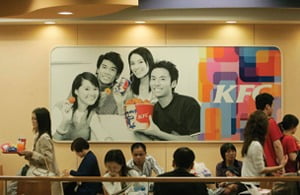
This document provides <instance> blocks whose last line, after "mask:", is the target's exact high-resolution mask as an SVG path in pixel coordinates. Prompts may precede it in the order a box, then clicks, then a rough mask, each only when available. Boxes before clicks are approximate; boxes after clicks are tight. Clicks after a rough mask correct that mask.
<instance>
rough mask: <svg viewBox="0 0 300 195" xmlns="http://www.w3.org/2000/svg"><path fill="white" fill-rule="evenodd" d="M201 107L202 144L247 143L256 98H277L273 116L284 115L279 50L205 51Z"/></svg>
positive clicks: (200, 69) (202, 55)
mask: <svg viewBox="0 0 300 195" xmlns="http://www.w3.org/2000/svg"><path fill="white" fill-rule="evenodd" d="M198 76H199V77H198V78H199V82H198V91H199V94H198V99H199V101H200V102H201V103H202V104H201V116H202V117H201V135H200V136H199V140H243V129H244V127H245V124H246V121H247V119H248V116H249V114H250V113H251V112H253V111H254V110H255V102H254V99H255V96H256V95H257V94H259V93H262V92H268V93H270V94H272V95H273V96H274V98H275V101H274V111H273V113H274V114H273V116H274V117H275V119H277V120H278V119H279V117H280V113H281V100H282V97H281V53H280V50H279V49H278V48H276V47H201V48H199V63H198Z"/></svg>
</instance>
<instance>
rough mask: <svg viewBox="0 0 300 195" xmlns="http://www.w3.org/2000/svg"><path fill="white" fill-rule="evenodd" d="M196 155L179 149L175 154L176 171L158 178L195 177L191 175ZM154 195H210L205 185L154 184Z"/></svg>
mask: <svg viewBox="0 0 300 195" xmlns="http://www.w3.org/2000/svg"><path fill="white" fill-rule="evenodd" d="M194 160H195V154H194V152H193V151H192V150H191V149H189V148H187V147H181V148H178V149H177V150H176V151H175V152H174V154H173V167H174V170H173V171H170V172H167V173H164V174H161V175H159V176H158V177H195V175H193V174H191V173H190V170H191V169H192V168H193V166H194ZM153 192H154V195H182V194H188V195H196V194H198V195H206V194H208V192H207V188H206V185H205V184H204V183H200V182H197V183H177V182H176V183H165V182H161V183H158V182H157V183H154V189H153Z"/></svg>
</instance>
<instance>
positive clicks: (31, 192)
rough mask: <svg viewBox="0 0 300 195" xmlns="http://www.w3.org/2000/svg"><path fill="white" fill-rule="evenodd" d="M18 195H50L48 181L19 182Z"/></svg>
mask: <svg viewBox="0 0 300 195" xmlns="http://www.w3.org/2000/svg"><path fill="white" fill-rule="evenodd" d="M17 194H18V195H41V194H42V195H51V184H50V181H19V182H18V188H17Z"/></svg>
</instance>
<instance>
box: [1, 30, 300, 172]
mask: <svg viewBox="0 0 300 195" xmlns="http://www.w3.org/2000/svg"><path fill="white" fill-rule="evenodd" d="M63 45H103V46H112V45H115V46H135V45H136V46H140V45H145V46H164V45H178V46H183V45H184V46H190V45H201V46H202V45H203V46H207V45H224V46H227V45H234V46H235V45H250V46H251V45H275V46H278V47H279V48H280V49H281V51H282V56H283V78H284V81H283V99H284V100H283V114H285V113H293V114H296V115H297V116H298V117H300V109H299V108H298V106H297V98H298V95H297V92H298V88H297V85H298V84H299V83H300V77H298V73H299V72H300V66H298V64H297V63H298V62H299V61H300V55H299V52H298V51H299V50H300V25H251V24H247V25H238V24H235V25H227V24H226V25H225V24H224V25H223V24H166V25H164V24H153V25H122V24H118V25H117V24H116V25H110V24H105V25H101V24H99V25H93V24H88V25H55V26H51V25H50V26H47V25H11V26H0V67H1V69H0V79H1V82H0V89H1V91H2V92H1V101H0V111H1V113H0V116H1V118H2V120H1V122H0V132H1V136H0V143H1V144H2V143H5V142H10V143H14V142H16V140H17V138H19V137H26V138H27V139H28V145H27V148H29V149H30V148H32V139H31V138H32V132H31V111H32V110H33V108H35V107H38V106H46V107H48V105H49V78H50V77H49V74H50V73H49V69H50V68H49V59H50V56H49V55H50V52H51V49H52V48H54V47H56V46H63ZM299 135H300V131H299V132H297V136H298V137H299ZM220 145H221V143H218V142H209V143H205V142H199V143H147V146H148V152H149V153H151V154H152V155H153V156H155V157H156V158H157V160H158V162H159V163H160V164H161V165H162V166H163V167H164V168H165V169H167V170H170V168H171V159H172V153H173V151H174V149H175V148H177V147H178V146H189V147H191V148H193V149H194V151H195V153H196V156H197V161H203V162H205V164H206V165H207V166H208V167H209V168H210V169H211V170H212V171H213V172H214V169H215V164H216V163H217V162H218V161H220V155H219V147H220ZM55 146H56V154H57V158H58V163H59V166H60V168H61V169H64V168H76V165H77V164H78V159H77V158H76V157H75V155H74V154H73V153H71V152H70V149H69V147H70V144H69V143H59V144H56V145H55ZM129 146H130V143H112V144H101V143H99V144H92V150H93V151H94V152H95V153H96V154H97V157H98V160H99V162H100V164H101V170H102V173H103V172H104V170H105V168H104V166H103V163H102V161H103V158H104V155H105V152H106V151H107V150H109V149H112V148H120V149H122V150H123V151H124V152H125V154H126V156H127V158H129V157H130V151H129ZM237 146H238V149H239V153H240V148H241V143H237ZM239 153H238V155H239ZM238 158H240V155H239V157H238ZM24 163H25V161H24V160H23V159H22V158H21V157H19V156H17V155H15V154H0V164H3V168H4V174H7V175H14V174H15V173H16V171H17V170H18V169H19V168H20V167H21V166H22V164H24Z"/></svg>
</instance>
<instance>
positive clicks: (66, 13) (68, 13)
mask: <svg viewBox="0 0 300 195" xmlns="http://www.w3.org/2000/svg"><path fill="white" fill-rule="evenodd" d="M58 14H59V15H72V14H73V13H72V12H58Z"/></svg>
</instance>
